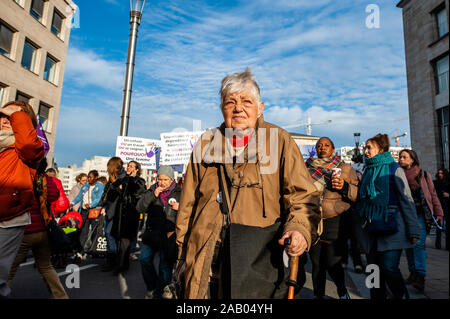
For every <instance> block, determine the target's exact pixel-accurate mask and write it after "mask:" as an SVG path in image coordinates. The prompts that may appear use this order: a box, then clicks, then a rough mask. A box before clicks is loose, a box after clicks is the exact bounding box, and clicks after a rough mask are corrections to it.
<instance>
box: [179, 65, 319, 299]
mask: <svg viewBox="0 0 450 319" xmlns="http://www.w3.org/2000/svg"><path fill="white" fill-rule="evenodd" d="M220 97H221V99H220V109H221V112H222V115H223V120H224V122H223V123H222V125H221V126H220V127H218V128H215V129H213V130H208V131H206V132H205V133H204V134H202V136H201V137H200V139H199V141H198V142H197V143H196V145H195V147H194V150H193V153H192V155H191V158H190V162H189V165H188V167H187V170H186V175H185V181H184V184H183V190H182V195H181V201H180V211H179V213H178V217H177V229H176V234H177V243H178V247H179V261H178V265H182V264H183V263H184V264H185V271H184V297H186V298H194V299H206V298H285V297H286V296H287V291H288V287H287V286H286V283H285V279H286V278H287V275H288V269H287V268H285V267H284V265H283V262H282V260H283V258H282V255H283V248H284V245H285V239H287V238H290V239H291V243H290V245H286V247H285V248H286V251H287V254H288V255H290V256H294V257H298V256H300V255H302V254H303V253H304V252H305V251H306V250H308V249H309V248H310V247H311V245H312V243H313V242H314V241H315V239H316V235H317V226H318V223H319V220H320V213H319V205H318V203H319V197H318V192H317V190H316V188H315V187H314V185H313V183H312V180H311V177H310V176H309V174H308V171H307V169H306V166H305V163H304V161H303V157H302V155H301V153H300V150H299V148H298V146H297V144H296V143H295V141H294V140H293V139H292V137H291V136H290V135H289V133H288V132H286V131H285V130H283V129H281V128H280V127H278V126H276V125H273V124H270V123H268V122H265V121H264V117H263V114H262V113H263V110H264V103H263V102H262V101H261V98H260V90H259V86H258V84H257V83H256V82H255V81H254V80H253V76H252V74H251V71H250V70H249V69H248V68H247V70H245V71H244V72H238V73H234V74H230V75H228V76H226V77H225V78H224V79H223V80H222V87H221V89H220ZM177 268H181V267H177Z"/></svg>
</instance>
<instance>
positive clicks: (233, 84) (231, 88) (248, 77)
mask: <svg viewBox="0 0 450 319" xmlns="http://www.w3.org/2000/svg"><path fill="white" fill-rule="evenodd" d="M244 89H247V90H248V91H250V92H251V93H252V94H253V96H254V97H255V98H256V100H257V102H261V96H260V90H259V86H258V83H256V81H255V80H254V79H253V74H252V71H251V70H250V68H249V67H247V68H246V69H245V71H244V72H237V73H233V74H230V75H227V76H226V77H224V78H223V80H222V86H221V88H220V91H219V94H220V107H222V106H223V103H224V101H225V98H226V96H227V95H228V94H231V93H234V92H239V91H242V90H244Z"/></svg>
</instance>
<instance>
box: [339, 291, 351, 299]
mask: <svg viewBox="0 0 450 319" xmlns="http://www.w3.org/2000/svg"><path fill="white" fill-rule="evenodd" d="M339 299H350V296H349V294H348V293H347V292H346V293H345V294H344V295H342V296H339Z"/></svg>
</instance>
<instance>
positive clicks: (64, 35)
mask: <svg viewBox="0 0 450 319" xmlns="http://www.w3.org/2000/svg"><path fill="white" fill-rule="evenodd" d="M75 10H76V5H75V4H74V2H73V1H72V0H1V1H0V104H1V105H4V104H5V103H7V102H9V101H13V100H22V101H25V102H28V103H29V104H30V105H31V106H32V107H33V109H34V111H35V112H36V114H37V115H39V118H40V120H41V122H42V125H43V128H44V130H45V132H46V135H47V139H48V140H49V144H50V151H49V153H48V155H47V158H48V160H49V163H52V159H53V151H54V145H55V135H56V127H57V123H58V112H59V104H60V100H61V92H62V86H63V79H64V69H65V63H66V56H67V49H68V46H69V37H70V30H71V24H72V17H73V16H74V14H75Z"/></svg>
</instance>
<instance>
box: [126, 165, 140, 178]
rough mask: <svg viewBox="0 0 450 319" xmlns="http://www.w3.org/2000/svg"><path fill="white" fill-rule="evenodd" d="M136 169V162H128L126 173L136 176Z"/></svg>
mask: <svg viewBox="0 0 450 319" xmlns="http://www.w3.org/2000/svg"><path fill="white" fill-rule="evenodd" d="M138 171H139V170H138V169H137V167H136V163H133V162H130V163H128V166H127V175H129V176H133V177H136V175H137V172H138Z"/></svg>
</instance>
